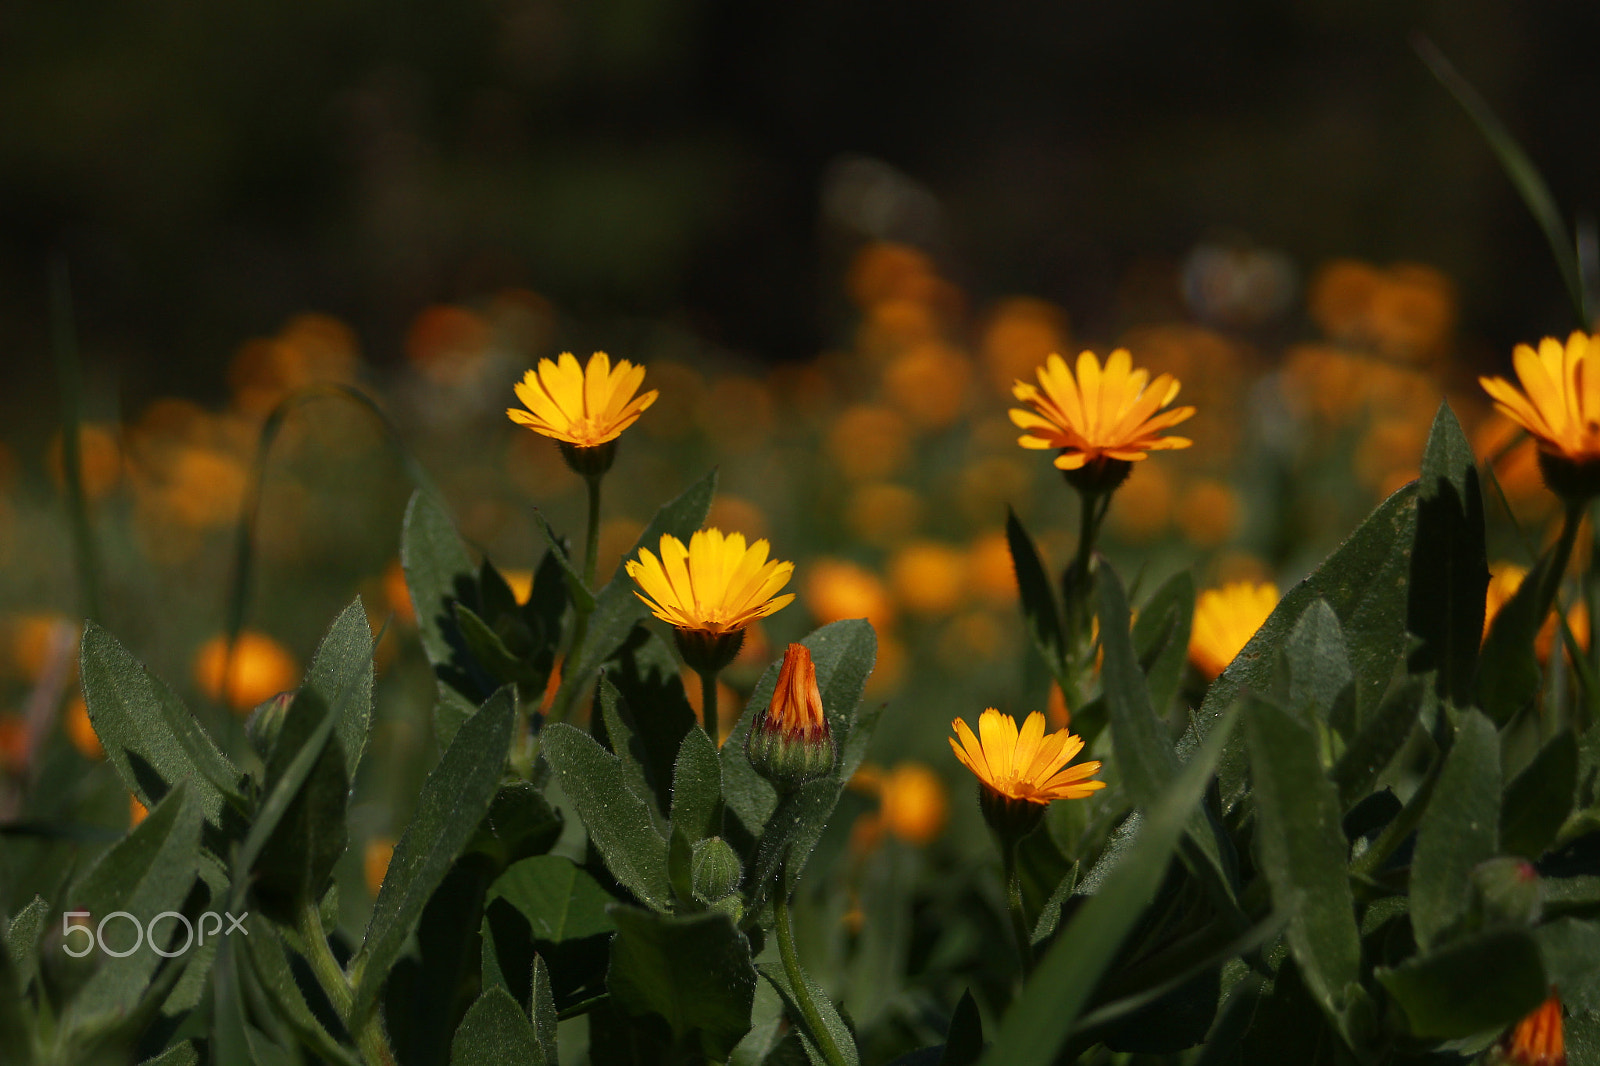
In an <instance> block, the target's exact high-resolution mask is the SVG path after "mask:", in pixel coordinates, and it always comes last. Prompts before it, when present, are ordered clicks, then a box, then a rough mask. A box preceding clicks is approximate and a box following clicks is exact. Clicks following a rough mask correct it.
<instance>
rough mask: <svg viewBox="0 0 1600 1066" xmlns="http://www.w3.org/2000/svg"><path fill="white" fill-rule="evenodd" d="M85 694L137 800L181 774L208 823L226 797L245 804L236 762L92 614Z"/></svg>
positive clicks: (84, 656) (151, 799)
mask: <svg viewBox="0 0 1600 1066" xmlns="http://www.w3.org/2000/svg"><path fill="white" fill-rule="evenodd" d="M79 662H80V667H79V669H80V672H81V674H82V683H83V696H84V701H85V703H86V704H87V705H88V708H89V721H90V723H91V724H93V725H94V731H95V733H96V734H97V735H98V736H99V737H100V743H101V745H102V746H103V747H104V748H105V753H106V760H107V761H108V762H110V763H111V765H112V766H113V767H115V769H116V771H117V776H118V777H120V778H122V783H123V785H125V786H126V787H127V789H128V791H129V792H132V793H133V794H134V795H135V796H137V797H139V802H140V803H142V804H144V805H145V806H146V807H148V808H150V809H152V810H154V809H155V806H156V804H157V803H159V802H161V799H162V797H163V796H165V795H166V794H167V792H168V790H170V789H171V788H172V787H173V786H174V785H175V784H177V783H178V782H180V781H181V782H184V783H186V784H187V785H188V787H189V789H190V792H191V793H192V795H193V796H194V798H195V799H196V800H197V801H198V802H199V804H200V809H201V810H203V811H204V812H205V816H206V819H207V820H208V821H210V822H211V823H212V824H213V825H219V826H220V825H221V824H222V820H223V817H222V811H223V807H224V806H225V805H226V804H229V803H231V804H234V805H236V806H240V807H242V806H243V804H244V800H243V799H242V798H241V797H240V796H239V794H238V791H237V782H238V780H239V772H238V771H237V770H235V769H234V768H233V764H232V763H230V762H228V760H227V758H226V757H225V756H224V755H223V754H222V752H220V751H218V750H217V746H216V745H215V744H213V743H212V742H211V738H210V737H208V736H207V735H206V733H205V730H203V729H201V728H200V723H199V722H197V721H195V719H194V717H193V716H192V715H191V714H190V713H189V711H188V709H187V708H185V707H184V705H183V702H182V701H181V700H179V699H178V697H177V696H176V695H175V694H174V693H173V691H172V690H171V689H170V688H168V687H167V686H166V684H165V683H164V682H162V681H161V680H160V679H159V678H157V677H156V676H155V675H154V674H151V673H150V672H149V671H148V670H146V669H145V668H144V666H143V665H142V664H140V663H139V661H138V660H137V659H135V658H134V657H133V656H132V655H130V654H128V652H127V650H126V649H125V648H123V646H122V645H121V644H119V643H117V639H116V638H115V637H113V636H112V635H111V634H110V633H108V632H106V631H105V630H104V629H101V628H100V627H99V626H98V625H96V624H95V623H93V622H88V623H85V625H84V627H83V642H82V647H81V650H80V657H79Z"/></svg>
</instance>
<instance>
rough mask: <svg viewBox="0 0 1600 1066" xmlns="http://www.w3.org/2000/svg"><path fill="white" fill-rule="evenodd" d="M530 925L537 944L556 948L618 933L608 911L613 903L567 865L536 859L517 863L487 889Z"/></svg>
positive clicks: (556, 859) (548, 857) (553, 858)
mask: <svg viewBox="0 0 1600 1066" xmlns="http://www.w3.org/2000/svg"><path fill="white" fill-rule="evenodd" d="M495 898H501V899H504V900H505V901H506V902H507V903H509V904H511V905H512V906H513V907H515V908H517V910H519V911H521V912H522V916H523V917H524V918H526V919H528V925H529V927H530V928H531V929H532V931H533V938H534V939H535V940H543V941H547V942H549V943H552V944H559V943H561V942H562V941H565V940H581V939H582V938H584V937H589V936H600V935H604V934H606V933H609V932H611V931H612V930H613V929H615V928H616V926H615V924H613V923H612V921H611V919H610V918H609V917H607V915H606V907H607V906H609V905H610V904H612V903H615V902H616V900H615V899H613V898H612V897H611V895H610V894H609V893H607V892H606V890H605V889H603V888H601V887H600V885H599V884H598V883H597V882H596V881H595V879H594V878H592V877H590V876H589V875H588V874H587V873H585V872H584V871H583V870H581V869H579V868H578V867H577V866H575V865H574V864H573V862H572V860H570V859H563V858H561V857H560V856H559V855H536V856H534V857H533V858H531V859H523V860H522V861H521V862H519V863H515V864H513V865H512V866H511V868H510V869H508V870H507V871H506V872H505V873H503V874H501V875H500V877H499V878H498V879H497V880H496V881H495V883H494V884H493V885H492V886H491V887H490V889H489V899H491V900H492V899H495Z"/></svg>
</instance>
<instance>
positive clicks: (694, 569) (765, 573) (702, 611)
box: [624, 529, 794, 636]
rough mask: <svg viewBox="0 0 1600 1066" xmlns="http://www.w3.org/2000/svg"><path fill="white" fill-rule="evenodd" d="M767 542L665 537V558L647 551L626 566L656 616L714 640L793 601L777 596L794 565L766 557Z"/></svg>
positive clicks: (706, 533) (715, 533)
mask: <svg viewBox="0 0 1600 1066" xmlns="http://www.w3.org/2000/svg"><path fill="white" fill-rule="evenodd" d="M767 550H768V548H767V542H766V541H764V540H758V541H756V542H755V543H754V544H751V545H749V546H748V547H747V546H746V545H745V541H744V534H743V533H729V534H727V535H724V534H723V532H722V531H721V530H720V529H702V530H700V532H698V533H696V534H695V535H694V536H693V537H690V538H689V546H688V547H687V548H685V547H684V546H683V541H681V540H679V539H678V538H677V537H674V536H673V535H672V534H670V533H667V534H663V535H662V537H661V557H660V558H657V557H656V556H655V555H654V554H652V553H651V551H650V549H649V548H640V549H639V558H638V559H629V560H628V561H627V563H625V564H624V565H625V566H626V567H627V571H628V576H629V577H631V578H633V580H634V581H635V582H637V583H638V585H639V588H640V589H642V590H643V591H642V592H635V593H634V595H636V596H638V597H639V598H640V599H641V600H643V601H644V602H645V605H646V606H648V607H649V608H650V610H651V612H652V613H654V614H655V616H656V617H657V618H659V619H661V620H662V621H663V622H668V623H670V624H671V625H673V626H676V627H677V628H679V629H690V630H699V631H701V632H704V633H709V634H712V635H713V636H721V635H722V634H724V633H732V632H735V631H736V630H741V629H743V628H745V627H746V626H748V625H749V624H750V623H751V622H754V621H755V620H756V619H758V618H765V617H767V615H769V614H772V613H774V612H775V611H780V610H782V609H783V608H785V607H787V606H788V605H789V603H790V601H791V600H793V599H794V594H793V593H788V594H786V595H783V596H779V595H778V594H777V593H778V590H779V589H781V588H783V586H785V585H787V584H788V583H789V576H790V575H791V574H793V573H794V564H793V563H786V562H777V561H775V560H770V561H769V560H768V559H767Z"/></svg>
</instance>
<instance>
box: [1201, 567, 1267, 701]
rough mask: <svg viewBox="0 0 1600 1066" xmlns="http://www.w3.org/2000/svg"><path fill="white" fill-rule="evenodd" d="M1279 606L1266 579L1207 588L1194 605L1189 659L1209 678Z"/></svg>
mask: <svg viewBox="0 0 1600 1066" xmlns="http://www.w3.org/2000/svg"><path fill="white" fill-rule="evenodd" d="M1276 606H1278V586H1277V585H1274V584H1273V583H1272V582H1270V581H1267V582H1263V583H1260V584H1257V583H1256V582H1253V581H1236V582H1234V583H1232V584H1229V585H1224V586H1222V588H1220V589H1206V590H1205V591H1204V592H1202V593H1200V598H1199V599H1197V600H1196V601H1195V605H1194V626H1193V627H1192V629H1191V630H1190V633H1189V661H1190V662H1192V663H1194V665H1195V668H1196V669H1197V670H1199V671H1200V672H1201V673H1202V674H1204V675H1205V676H1206V679H1207V680H1208V681H1209V680H1212V679H1214V678H1215V677H1216V676H1217V675H1218V674H1220V673H1222V671H1224V670H1226V669H1227V668H1228V664H1229V663H1231V662H1233V659H1234V656H1236V655H1238V654H1239V652H1240V651H1242V650H1243V649H1244V646H1245V645H1246V644H1248V643H1250V638H1251V637H1253V636H1255V634H1256V630H1258V629H1260V628H1261V625H1262V623H1263V622H1265V621H1266V620H1267V616H1268V615H1270V614H1271V613H1272V610H1273V608H1274V607H1276Z"/></svg>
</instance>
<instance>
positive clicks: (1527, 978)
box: [1376, 929, 1549, 1040]
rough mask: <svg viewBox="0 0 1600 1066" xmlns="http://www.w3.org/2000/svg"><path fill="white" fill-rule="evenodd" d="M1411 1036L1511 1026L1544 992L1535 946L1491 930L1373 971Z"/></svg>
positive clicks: (1516, 933)
mask: <svg viewBox="0 0 1600 1066" xmlns="http://www.w3.org/2000/svg"><path fill="white" fill-rule="evenodd" d="M1376 976H1377V978H1378V980H1379V981H1381V982H1382V983H1383V986H1384V987H1385V988H1387V989H1388V990H1389V994H1390V995H1391V996H1393V997H1394V999H1395V1002H1397V1003H1398V1004H1399V1005H1400V1009H1401V1010H1402V1011H1404V1012H1405V1017H1406V1021H1407V1023H1408V1024H1409V1026H1410V1029H1411V1032H1412V1034H1413V1035H1415V1036H1420V1037H1432V1038H1435V1039H1444V1040H1449V1039H1455V1038H1460V1037H1468V1036H1472V1035H1474V1034H1476V1033H1482V1032H1485V1031H1490V1030H1494V1029H1500V1028H1503V1027H1505V1026H1508V1025H1511V1024H1513V1023H1514V1022H1516V1021H1518V1020H1519V1019H1521V1018H1522V1017H1523V1016H1524V1015H1525V1014H1527V1013H1528V1012H1529V1011H1531V1010H1533V1008H1535V1007H1537V1006H1538V1005H1539V1004H1540V1003H1543V1002H1544V999H1545V996H1546V995H1548V994H1549V982H1548V981H1547V980H1546V978H1545V972H1544V963H1543V962H1542V961H1541V959H1540V957H1539V945H1538V943H1537V942H1536V941H1535V940H1534V938H1533V934H1532V933H1530V932H1529V931H1528V930H1526V929H1497V930H1493V931H1491V932H1486V933H1480V934H1478V935H1476V936H1472V937H1468V938H1465V939H1462V940H1458V941H1455V942H1453V943H1451V944H1450V945H1449V946H1448V947H1445V948H1443V949H1441V950H1439V951H1433V952H1428V953H1426V954H1422V955H1418V956H1415V957H1413V958H1411V959H1408V960H1407V961H1405V962H1403V963H1401V964H1400V965H1399V966H1396V967H1395V968H1394V969H1392V970H1385V969H1379V970H1378V971H1377V972H1376Z"/></svg>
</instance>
